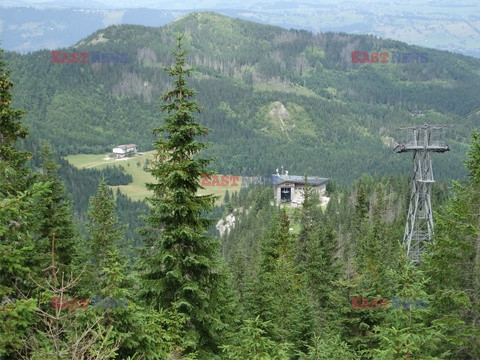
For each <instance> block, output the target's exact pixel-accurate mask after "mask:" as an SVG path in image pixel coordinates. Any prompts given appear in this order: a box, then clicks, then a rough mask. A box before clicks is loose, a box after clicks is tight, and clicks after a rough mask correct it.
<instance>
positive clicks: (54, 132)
mask: <svg viewBox="0 0 480 360" xmlns="http://www.w3.org/2000/svg"><path fill="white" fill-rule="evenodd" d="M179 32H183V33H185V45H186V47H187V48H188V49H189V50H190V52H189V54H188V57H187V62H188V63H189V64H191V65H193V66H194V67H195V68H196V73H195V75H194V76H192V77H191V78H189V80H188V81H189V84H190V86H192V87H193V88H195V89H196V90H197V91H198V94H197V95H196V99H198V102H199V104H200V105H202V106H203V107H204V110H203V111H202V112H201V113H200V114H198V115H197V118H198V120H199V121H200V122H202V123H203V124H204V125H206V126H207V127H209V128H211V129H213V131H211V132H209V134H208V136H206V137H205V138H204V139H202V140H204V141H210V142H212V143H213V144H212V146H211V147H210V148H209V149H208V150H207V152H206V154H205V155H208V156H213V157H216V161H215V163H214V166H215V168H216V169H217V170H218V171H220V172H221V173H224V174H236V175H242V174H249V175H269V174H271V173H272V172H273V171H274V169H276V168H278V167H280V166H282V165H283V166H284V168H285V169H286V170H289V171H290V173H291V174H296V175H303V174H304V173H307V174H308V175H315V176H321V177H327V178H335V179H337V180H338V181H339V182H341V183H349V182H351V181H354V180H355V179H357V178H358V176H360V174H362V173H364V172H368V173H375V172H379V173H396V174H409V173H410V172H411V170H410V167H411V158H410V157H409V156H402V155H395V153H394V152H393V149H392V145H393V144H395V142H396V141H398V142H401V141H403V140H405V139H403V138H402V137H401V133H400V132H398V131H397V130H396V128H397V127H398V126H400V125H407V124H424V123H434V124H448V123H451V122H454V123H455V125H454V126H453V127H451V128H449V129H447V133H446V134H444V135H445V136H444V138H440V140H442V141H445V142H447V143H448V144H449V145H450V146H451V149H452V151H450V152H449V153H446V154H441V155H439V156H436V157H435V160H434V162H435V171H436V173H435V174H436V176H437V177H439V178H441V177H449V178H457V177H461V176H462V175H463V174H464V171H465V170H464V166H463V159H464V158H465V151H466V150H467V148H468V147H467V143H468V142H469V136H470V132H471V131H472V129H473V128H474V127H475V125H476V124H477V125H478V119H479V117H478V112H477V113H476V114H473V116H470V117H466V118H462V119H461V120H460V121H459V122H458V123H456V121H457V120H456V119H457V117H458V116H460V115H463V114H465V113H468V112H470V111H472V110H473V109H476V108H478V107H479V106H480V101H479V98H478V92H479V84H480V59H475V58H472V57H467V56H463V55H456V54H452V53H449V52H445V51H439V50H432V49H427V48H421V47H416V46H411V45H407V44H405V43H402V42H399V41H394V40H383V39H379V38H378V37H375V36H368V35H346V34H335V33H326V34H317V35H315V34H313V33H311V32H308V31H305V30H285V29H283V28H280V27H275V26H270V25H263V24H258V23H255V22H250V21H245V20H241V19H233V18H229V17H226V16H223V15H219V14H215V13H193V14H189V15H187V16H184V17H182V18H181V19H179V20H176V21H173V22H171V23H169V24H167V25H165V26H161V27H145V26H138V25H116V26H110V27H108V28H106V29H102V30H98V31H96V32H94V33H93V34H90V35H89V36H88V37H86V38H84V39H82V40H81V41H79V42H78V43H76V44H75V45H74V46H72V47H69V48H64V49H60V50H59V51H60V53H65V54H70V55H66V56H67V58H70V59H74V56H73V55H72V54H73V53H89V54H93V53H94V52H95V54H98V53H101V54H103V53H119V54H122V53H126V54H127V58H128V61H127V62H115V63H102V62H97V61H95V62H94V61H89V62H86V63H82V62H81V61H80V62H76V63H52V53H51V51H48V50H42V51H36V52H33V53H30V54H25V55H19V54H17V53H12V52H7V53H5V59H6V61H7V62H8V63H9V66H10V67H11V68H12V71H13V72H12V76H11V79H12V81H13V82H14V83H15V89H14V96H15V97H14V99H15V105H16V106H17V107H19V108H23V109H25V110H27V112H28V115H27V116H26V118H25V123H26V124H27V125H28V126H29V128H30V130H31V139H37V140H38V139H48V140H50V141H51V143H52V144H53V145H54V147H55V149H56V150H57V151H59V152H60V153H61V154H62V155H67V154H78V153H96V154H102V153H105V152H108V151H111V149H112V147H114V146H116V145H119V144H128V143H134V144H138V147H139V150H140V151H144V150H150V149H152V143H153V142H154V141H155V139H156V136H155V135H154V134H152V132H151V130H152V129H154V128H157V127H159V126H161V125H162V123H163V120H162V119H163V116H164V114H163V113H162V112H161V111H160V109H159V107H158V104H159V103H162V101H161V95H162V94H163V93H164V92H165V91H166V90H167V89H168V88H169V86H170V81H171V80H170V79H169V78H168V76H167V74H166V73H165V72H164V71H163V67H165V66H170V65H171V64H172V63H173V62H174V59H173V58H172V55H171V51H172V49H174V47H175V34H177V33H179ZM353 51H359V52H361V53H362V54H363V53H366V54H367V53H368V54H370V55H373V53H375V52H379V53H383V52H385V53H389V54H392V53H393V52H395V53H397V54H399V53H402V54H407V53H417V54H418V53H425V54H426V55H427V58H428V61H427V62H417V63H392V62H391V61H390V62H388V63H381V62H379V63H367V62H364V63H352V52H353ZM56 58H62V59H63V55H62V57H56ZM372 58H373V56H372ZM89 60H93V59H89ZM362 60H363V55H362Z"/></svg>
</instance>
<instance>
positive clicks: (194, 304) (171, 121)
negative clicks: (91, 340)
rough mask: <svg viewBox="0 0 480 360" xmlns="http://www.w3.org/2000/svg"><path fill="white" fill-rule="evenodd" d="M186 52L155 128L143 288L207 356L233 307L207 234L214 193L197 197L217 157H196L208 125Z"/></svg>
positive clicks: (179, 55) (192, 347) (191, 347)
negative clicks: (176, 316)
mask: <svg viewBox="0 0 480 360" xmlns="http://www.w3.org/2000/svg"><path fill="white" fill-rule="evenodd" d="M185 54H186V51H185V50H184V49H183V47H182V43H181V37H179V38H178V45H177V50H176V52H175V64H174V65H173V66H172V67H171V68H170V69H168V70H167V71H168V73H169V75H170V76H171V77H172V81H173V85H174V87H173V89H172V90H170V91H168V92H166V93H165V95H164V97H163V99H164V101H166V102H168V103H167V104H166V105H163V106H162V109H163V110H164V111H165V112H166V116H165V119H164V121H165V125H163V126H161V127H159V128H157V129H154V130H153V132H154V134H159V135H160V137H159V139H158V140H157V141H156V142H155V144H154V145H155V148H156V149H157V153H156V157H155V160H154V161H153V163H152V166H151V169H150V170H149V171H150V173H151V174H152V175H153V176H154V177H155V179H156V183H150V184H147V187H148V189H150V190H152V191H153V194H154V195H153V197H151V198H149V199H148V201H149V202H150V204H151V205H152V207H151V211H150V216H149V217H148V218H147V225H148V227H147V229H146V230H145V232H144V233H145V235H146V237H145V249H144V251H143V254H142V263H143V270H142V278H143V284H142V285H143V289H142V292H143V296H144V299H145V301H146V302H147V303H149V304H151V306H152V307H153V308H154V309H170V310H173V309H178V311H179V312H180V313H181V314H184V315H185V317H186V319H187V320H186V323H185V326H184V330H185V331H186V338H185V344H187V346H188V352H195V351H198V354H199V356H201V357H208V354H209V353H210V354H211V353H215V352H217V351H218V346H219V345H220V344H221V342H220V341H221V332H222V330H223V328H224V327H225V325H224V324H223V318H224V316H225V315H226V314H225V313H223V314H222V312H224V311H225V310H226V308H225V306H224V304H222V300H223V299H222V297H220V298H219V297H218V295H220V291H225V290H226V288H222V286H228V284H227V283H226V281H225V279H224V274H223V272H222V271H221V268H220V257H219V249H220V246H219V245H220V244H219V242H218V240H217V239H215V238H212V237H208V236H207V235H206V230H207V229H208V227H209V225H210V224H211V223H212V220H211V219H207V218H205V217H203V216H202V214H203V213H204V212H206V211H208V210H210V209H211V208H212V206H213V202H214V197H213V196H212V195H197V191H198V189H199V187H200V185H199V184H198V178H199V177H200V175H201V174H205V173H208V172H207V170H206V169H205V167H206V165H207V164H208V163H209V162H210V160H208V159H204V158H201V157H197V156H196V155H197V154H198V152H199V151H200V150H201V149H203V148H205V147H206V144H203V143H199V142H198V141H196V140H195V139H196V138H197V137H198V136H200V135H205V134H206V133H207V130H208V129H207V128H205V127H204V126H202V125H200V124H198V123H197V122H195V119H194V117H193V113H194V112H199V111H200V108H199V107H198V105H197V104H196V102H195V101H194V100H192V99H191V98H192V96H193V94H194V91H193V90H191V89H189V88H187V86H186V77H187V76H189V75H190V73H191V71H192V70H191V69H190V68H189V67H187V65H186V64H185Z"/></svg>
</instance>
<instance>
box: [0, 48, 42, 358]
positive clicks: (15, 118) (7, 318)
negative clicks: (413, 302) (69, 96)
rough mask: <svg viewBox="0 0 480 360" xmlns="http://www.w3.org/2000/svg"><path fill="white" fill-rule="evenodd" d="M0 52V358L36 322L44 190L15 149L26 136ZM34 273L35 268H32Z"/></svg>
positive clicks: (24, 155) (16, 345)
mask: <svg viewBox="0 0 480 360" xmlns="http://www.w3.org/2000/svg"><path fill="white" fill-rule="evenodd" d="M9 76H10V71H8V70H7V67H6V64H5V62H4V61H3V50H1V49H0V334H1V336H0V357H2V356H4V355H8V354H12V353H14V352H15V351H16V350H17V349H19V348H21V347H22V339H23V338H24V337H25V334H26V332H27V330H28V326H29V325H30V324H33V323H34V322H35V317H34V310H35V300H34V299H25V298H24V296H22V293H23V294H26V293H29V292H30V291H31V290H32V283H31V282H29V281H28V277H29V275H30V273H31V272H32V268H34V267H36V269H37V268H38V264H35V262H34V259H35V256H34V254H35V251H34V249H35V238H36V236H37V235H38V232H39V224H40V222H39V221H38V216H37V214H38V212H39V211H40V205H39V199H40V198H41V197H42V196H45V195H46V194H47V193H48V190H47V186H46V185H45V184H42V183H38V184H35V183H34V178H35V176H34V175H33V173H32V172H31V170H30V169H29V168H28V167H27V166H26V163H27V161H28V159H29V158H30V156H31V154H29V153H26V152H20V151H18V150H17V149H15V147H14V146H15V143H16V142H17V141H18V140H19V139H24V138H25V137H26V136H27V134H28V132H27V130H26V128H25V127H24V126H23V125H22V124H21V122H20V120H21V118H22V116H23V112H22V111H21V110H18V109H15V108H13V107H11V103H12V94H11V92H10V91H11V89H12V88H13V83H12V82H10V80H9ZM36 269H35V270H36Z"/></svg>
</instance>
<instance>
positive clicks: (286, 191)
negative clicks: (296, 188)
mask: <svg viewBox="0 0 480 360" xmlns="http://www.w3.org/2000/svg"><path fill="white" fill-rule="evenodd" d="M280 200H281V201H282V202H287V203H289V202H290V201H292V189H291V188H280Z"/></svg>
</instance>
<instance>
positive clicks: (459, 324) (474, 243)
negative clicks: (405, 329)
mask: <svg viewBox="0 0 480 360" xmlns="http://www.w3.org/2000/svg"><path fill="white" fill-rule="evenodd" d="M466 166H467V168H468V171H469V175H468V181H466V182H465V183H463V184H460V183H457V182H454V183H453V185H454V186H453V190H454V196H453V198H452V199H451V200H450V201H449V202H448V203H447V204H446V205H445V206H444V207H443V208H442V209H441V211H440V212H439V214H438V216H437V217H436V218H435V220H436V224H435V225H436V227H435V238H434V240H435V241H434V242H433V244H431V246H429V249H428V252H427V254H426V256H425V262H424V264H422V267H423V268H424V269H425V271H426V274H427V276H428V277H430V278H431V286H430V287H429V290H430V291H431V293H432V295H433V298H434V299H435V301H434V302H432V305H431V307H432V316H431V317H430V319H429V321H432V322H434V323H435V324H437V326H439V327H441V329H442V332H443V333H444V335H445V341H444V342H443V343H442V345H443V350H444V351H446V350H448V349H452V348H453V349H454V350H453V354H454V357H456V358H463V359H475V358H479V357H480V340H479V339H480V325H479V324H480V295H479V294H480V215H479V214H480V131H478V130H476V131H474V132H473V134H472V142H471V147H470V151H469V152H468V154H467V162H466Z"/></svg>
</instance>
